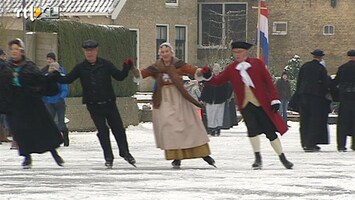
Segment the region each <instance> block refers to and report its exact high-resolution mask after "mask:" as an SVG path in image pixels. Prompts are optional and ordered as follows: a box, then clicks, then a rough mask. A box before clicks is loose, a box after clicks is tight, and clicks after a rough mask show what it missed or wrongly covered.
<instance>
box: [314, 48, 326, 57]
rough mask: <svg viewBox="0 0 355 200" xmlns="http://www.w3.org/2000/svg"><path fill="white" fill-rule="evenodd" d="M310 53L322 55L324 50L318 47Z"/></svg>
mask: <svg viewBox="0 0 355 200" xmlns="http://www.w3.org/2000/svg"><path fill="white" fill-rule="evenodd" d="M311 54H312V55H314V56H324V55H325V54H324V51H323V50H320V49H316V50H314V51H312V52H311Z"/></svg>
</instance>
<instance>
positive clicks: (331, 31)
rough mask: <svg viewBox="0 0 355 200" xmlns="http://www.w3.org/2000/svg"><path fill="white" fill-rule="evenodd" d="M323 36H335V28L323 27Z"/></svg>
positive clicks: (330, 26)
mask: <svg viewBox="0 0 355 200" xmlns="http://www.w3.org/2000/svg"><path fill="white" fill-rule="evenodd" d="M323 35H334V26H332V25H325V26H324V27H323Z"/></svg>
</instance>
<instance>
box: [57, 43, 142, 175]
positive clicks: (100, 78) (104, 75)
mask: <svg viewBox="0 0 355 200" xmlns="http://www.w3.org/2000/svg"><path fill="white" fill-rule="evenodd" d="M98 46H99V44H98V43H97V42H96V41H94V40H86V41H84V42H83V44H82V48H83V50H84V54H85V57H86V59H85V60H84V61H83V62H81V63H79V64H77V65H76V66H75V67H74V68H73V70H72V71H71V72H69V73H68V74H67V75H66V76H60V77H59V78H58V82H60V83H67V84H70V83H72V82H73V81H74V80H76V79H78V78H79V79H80V82H81V86H82V88H83V104H86V107H87V109H88V111H89V113H90V115H91V118H92V120H93V121H94V124H95V126H96V128H97V130H98V133H97V137H98V138H99V141H100V144H101V147H102V149H103V151H104V157H105V161H106V162H105V166H106V167H107V168H112V163H113V159H114V156H113V153H112V147H111V142H110V137H109V133H110V132H109V128H108V126H107V125H106V121H107V123H108V125H109V126H110V128H111V130H112V133H113V135H114V137H115V139H116V142H117V144H118V148H119V155H120V156H121V157H123V158H124V159H125V160H126V161H127V162H128V163H130V164H132V165H134V164H135V162H136V161H135V159H134V158H133V156H132V155H131V154H130V152H129V149H128V143H127V137H126V131H125V128H124V126H123V122H122V119H121V116H120V114H119V112H118V109H117V106H116V95H115V93H114V90H113V87H112V82H111V76H112V77H113V78H114V79H116V80H118V81H122V80H124V79H125V78H126V77H127V76H128V72H129V70H130V68H131V66H132V64H133V62H132V60H131V59H127V60H126V61H125V63H124V66H123V70H122V71H120V70H118V69H117V68H116V67H115V66H114V65H113V64H112V63H111V62H110V61H108V60H105V59H103V58H100V57H98Z"/></svg>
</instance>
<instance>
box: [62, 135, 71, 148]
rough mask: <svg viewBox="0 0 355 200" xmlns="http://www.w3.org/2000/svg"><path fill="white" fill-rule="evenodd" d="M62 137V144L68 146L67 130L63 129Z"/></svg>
mask: <svg viewBox="0 0 355 200" xmlns="http://www.w3.org/2000/svg"><path fill="white" fill-rule="evenodd" d="M62 134H63V139H64V146H65V147H67V146H69V132H68V131H63V132H62Z"/></svg>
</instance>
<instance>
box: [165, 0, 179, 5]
mask: <svg viewBox="0 0 355 200" xmlns="http://www.w3.org/2000/svg"><path fill="white" fill-rule="evenodd" d="M165 5H166V6H179V0H165Z"/></svg>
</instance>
